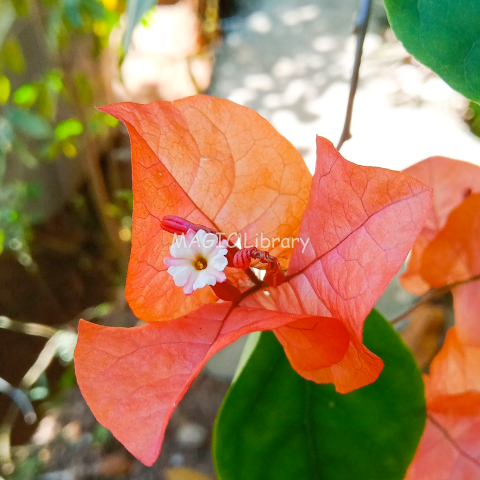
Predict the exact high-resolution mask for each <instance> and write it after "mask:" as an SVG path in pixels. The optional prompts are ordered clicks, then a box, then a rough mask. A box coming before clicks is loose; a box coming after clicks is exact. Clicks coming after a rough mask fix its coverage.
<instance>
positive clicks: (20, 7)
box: [0, 0, 125, 263]
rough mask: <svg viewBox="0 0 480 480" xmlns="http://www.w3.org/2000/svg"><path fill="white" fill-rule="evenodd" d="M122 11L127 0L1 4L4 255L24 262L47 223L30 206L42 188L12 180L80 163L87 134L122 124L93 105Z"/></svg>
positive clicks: (0, 225)
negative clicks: (48, 165) (46, 167)
mask: <svg viewBox="0 0 480 480" xmlns="http://www.w3.org/2000/svg"><path fill="white" fill-rule="evenodd" d="M124 9H125V0H1V1H0V253H1V252H2V251H4V250H11V251H13V252H15V253H16V254H17V257H18V258H19V260H20V261H22V258H23V262H22V263H28V260H27V256H29V254H28V245H29V241H30V239H31V225H32V222H34V221H36V220H41V219H35V218H34V216H33V215H32V214H31V213H29V211H30V209H29V208H28V204H29V202H30V203H31V201H32V199H35V198H38V196H39V195H41V187H39V186H38V185H37V186H35V185H32V184H29V183H27V182H25V181H23V180H19V179H16V180H11V179H9V177H12V176H15V175H17V176H18V173H16V172H18V171H22V169H35V168H38V167H39V165H40V164H41V162H46V161H51V160H58V159H61V158H62V157H68V158H75V157H76V156H77V154H78V152H79V150H81V148H82V146H83V145H84V143H85V142H86V140H85V136H86V135H94V136H103V135H106V134H107V133H108V129H109V128H110V127H112V126H115V125H116V124H117V123H118V122H116V121H114V119H112V118H111V117H109V116H107V115H104V114H102V113H100V112H97V111H96V110H94V109H93V108H91V105H92V104H94V103H95V102H98V103H99V104H101V103H102V101H105V100H104V98H103V86H102V87H101V88H98V85H97V84H98V83H99V78H93V79H92V73H91V72H92V65H94V67H93V71H94V72H98V58H99V56H100V55H101V53H102V51H103V49H105V47H106V46H107V44H108V37H109V34H110V32H111V30H112V28H113V27H114V26H115V24H117V22H118V21H119V18H120V15H121V13H123V11H124ZM32 39H33V42H32ZM32 43H34V44H35V45H36V46H35V47H32ZM84 57H86V58H87V62H85V61H84V60H85V58H84ZM36 60H38V61H36ZM88 61H90V64H88ZM95 62H97V63H95ZM89 66H90V70H89ZM96 77H99V75H96ZM87 107H88V108H87ZM16 163H20V164H22V165H21V166H17V167H16V166H15V164H16ZM9 171H13V172H15V173H14V174H13V175H9V174H8V172H9ZM30 260H31V258H30Z"/></svg>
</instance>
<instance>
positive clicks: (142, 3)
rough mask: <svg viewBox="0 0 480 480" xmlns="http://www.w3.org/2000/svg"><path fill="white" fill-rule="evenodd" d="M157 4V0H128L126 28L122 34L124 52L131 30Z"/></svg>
mask: <svg viewBox="0 0 480 480" xmlns="http://www.w3.org/2000/svg"><path fill="white" fill-rule="evenodd" d="M156 4H157V0H128V2H127V28H126V30H125V33H124V35H123V50H124V51H125V52H126V51H127V50H128V47H129V46H130V42H131V41H132V35H133V30H134V28H135V27H136V26H137V24H138V23H139V22H140V20H141V19H142V17H143V16H144V15H145V14H146V13H147V12H148V10H150V9H151V8H152V7H153V6H155V5H156Z"/></svg>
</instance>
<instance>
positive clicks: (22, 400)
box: [0, 378, 37, 425]
mask: <svg viewBox="0 0 480 480" xmlns="http://www.w3.org/2000/svg"><path fill="white" fill-rule="evenodd" d="M0 392H2V393H4V394H5V395H8V396H9V397H10V398H11V399H12V400H13V401H14V402H15V403H16V404H17V406H18V408H19V409H20V410H21V411H22V413H23V419H24V420H25V423H28V424H29V425H32V424H33V423H35V422H36V421H37V415H36V413H35V410H34V409H33V405H32V404H31V402H30V399H29V398H28V397H27V394H26V393H25V392H23V391H22V390H20V389H19V388H15V387H12V385H10V384H9V383H8V382H7V381H6V380H4V379H3V378H0Z"/></svg>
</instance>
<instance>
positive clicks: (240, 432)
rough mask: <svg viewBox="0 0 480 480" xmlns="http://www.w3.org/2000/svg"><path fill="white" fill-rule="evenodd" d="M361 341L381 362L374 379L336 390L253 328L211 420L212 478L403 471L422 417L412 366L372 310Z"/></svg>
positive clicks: (343, 476) (382, 477)
mask: <svg viewBox="0 0 480 480" xmlns="http://www.w3.org/2000/svg"><path fill="white" fill-rule="evenodd" d="M364 341H365V344H366V346H367V347H368V348H369V349H370V350H372V351H373V352H375V353H376V354H377V355H379V356H380V357H381V358H382V359H383V360H384V362H385V368H384V369H383V371H382V373H381V375H380V377H379V379H378V380H377V381H376V382H375V383H373V384H371V385H368V386H366V387H363V388H361V389H359V390H356V391H354V392H352V393H349V394H346V395H342V394H340V393H337V392H335V389H334V387H333V385H317V384H315V383H313V382H309V381H307V380H305V379H303V378H302V377H300V376H299V375H298V374H297V373H296V372H295V371H294V370H293V369H292V367H291V366H290V364H289V362H288V360H287V358H286V357H285V354H284V351H283V348H282V347H281V346H280V344H279V343H278V342H277V340H276V338H275V336H274V334H273V333H271V332H266V333H262V335H261V337H260V340H259V342H258V344H257V347H256V349H255V350H254V352H253V353H252V355H251V357H250V359H249V360H248V362H247V364H246V366H245V367H244V369H243V371H242V372H241V374H240V376H239V377H238V379H237V381H236V382H235V383H234V384H233V385H232V386H231V387H230V390H229V392H228V393H227V396H226V397H225V400H224V402H223V405H222V407H221V409H220V412H219V414H218V417H217V420H216V422H215V428H214V439H213V454H214V459H215V466H216V471H217V475H218V478H219V479H220V480H244V479H246V478H248V479H249V480H292V479H298V480H303V479H309V480H323V479H325V480H347V479H348V480H351V479H355V480H363V479H365V480H394V479H398V480H401V479H403V478H404V476H405V472H406V470H407V467H408V465H409V463H410V462H411V460H412V458H413V455H414V453H415V449H416V447H417V445H418V442H419V441H420V437H421V435H422V432H423V429H424V426H425V419H426V408H425V399H424V388H423V382H422V377H421V373H420V370H419V368H418V366H417V364H416V362H415V360H414V358H413V356H412V353H411V352H410V350H409V349H408V348H407V347H406V346H405V344H404V343H403V341H402V340H401V338H400V337H399V335H398V334H397V333H396V332H395V331H394V329H393V328H392V326H391V325H390V324H389V323H388V322H387V321H386V320H385V319H384V318H383V317H382V316H381V315H380V314H379V313H378V312H376V311H375V310H374V311H372V313H371V314H370V315H369V317H368V318H367V321H366V323H365V330H364Z"/></svg>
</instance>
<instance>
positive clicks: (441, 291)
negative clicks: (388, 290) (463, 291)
mask: <svg viewBox="0 0 480 480" xmlns="http://www.w3.org/2000/svg"><path fill="white" fill-rule="evenodd" d="M477 280H480V275H474V276H473V277H470V278H467V279H466V280H460V281H459V282H453V283H449V284H448V285H445V286H443V287H442V288H437V289H432V290H430V291H428V292H427V293H426V294H425V295H423V297H420V300H419V301H418V302H417V303H415V305H412V306H411V307H410V308H409V309H408V310H406V311H405V312H403V313H402V314H400V315H399V316H398V317H395V318H394V319H393V320H391V321H390V323H391V324H392V325H394V324H395V323H398V322H400V321H401V320H403V319H404V318H406V317H408V316H409V315H410V314H411V313H412V312H413V311H414V310H416V309H417V308H418V307H419V306H420V305H423V304H424V303H428V302H430V301H431V300H433V299H434V298H439V297H442V296H443V295H445V294H446V293H448V292H450V291H451V290H452V289H453V288H455V287H458V286H459V285H465V284H467V283H472V282H475V281H477Z"/></svg>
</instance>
